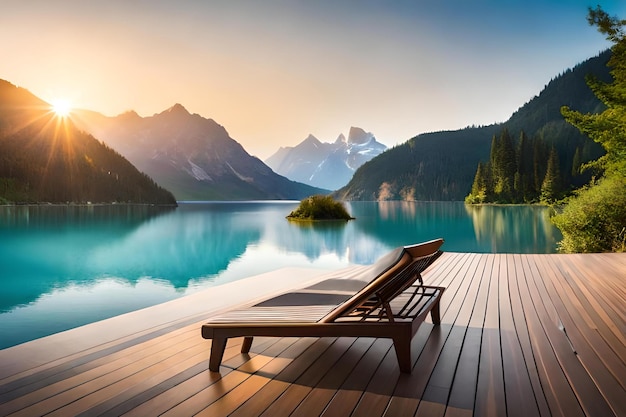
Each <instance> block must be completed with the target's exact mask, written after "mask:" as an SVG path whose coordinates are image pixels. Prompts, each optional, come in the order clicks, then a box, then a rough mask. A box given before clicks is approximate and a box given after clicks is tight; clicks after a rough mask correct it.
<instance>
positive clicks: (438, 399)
mask: <svg viewBox="0 0 626 417" xmlns="http://www.w3.org/2000/svg"><path fill="white" fill-rule="evenodd" d="M476 261H477V259H476V256H472V255H469V256H467V257H465V258H464V259H463V261H462V262H459V263H457V268H456V269H455V270H453V271H451V272H450V273H449V275H452V276H455V277H459V278H465V279H457V280H456V282H455V283H456V284H458V286H457V288H454V287H455V286H454V285H450V286H449V287H448V289H446V291H448V290H449V289H450V290H453V291H454V298H453V299H452V300H450V301H449V307H448V308H447V309H446V311H445V314H444V316H443V318H442V323H448V322H449V323H452V324H453V325H452V326H449V325H447V324H443V325H442V326H440V327H441V328H437V329H436V332H437V333H439V335H438V336H437V338H429V341H428V342H427V343H426V346H425V347H424V348H423V349H422V354H420V356H419V358H418V360H417V362H416V364H415V366H414V372H413V374H411V375H407V376H402V377H401V378H400V380H399V381H398V383H397V385H396V389H395V390H394V393H393V397H392V398H391V400H390V402H389V406H388V408H387V410H386V415H406V414H409V415H410V414H413V412H415V410H417V415H420V414H421V413H422V412H427V413H431V414H432V413H433V412H434V411H435V408H434V405H433V404H430V403H438V404H441V405H443V406H442V407H436V408H437V410H439V411H440V412H441V414H443V412H444V411H445V406H446V403H447V399H448V393H449V390H450V387H451V385H452V380H453V377H454V372H455V370H456V365H457V362H458V356H459V351H460V349H461V346H462V343H463V338H464V336H465V332H466V329H467V323H468V322H469V317H470V314H471V311H472V307H473V301H471V300H472V299H474V300H475V298H476V293H477V290H476V289H473V286H472V282H473V278H474V277H475V274H474V271H475V265H476ZM468 277H469V278H468ZM467 300H470V302H468V303H466V302H465V301H467ZM457 322H459V323H457ZM431 340H433V341H434V344H433V342H431ZM429 342H430V343H431V344H430V345H429V344H428V343H429ZM422 401H427V402H428V405H426V408H422V406H421V404H422Z"/></svg>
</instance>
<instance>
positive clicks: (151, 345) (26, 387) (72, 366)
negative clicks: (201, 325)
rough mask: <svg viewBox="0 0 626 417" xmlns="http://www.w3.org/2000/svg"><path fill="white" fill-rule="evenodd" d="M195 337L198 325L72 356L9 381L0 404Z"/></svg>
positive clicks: (1, 390)
mask: <svg viewBox="0 0 626 417" xmlns="http://www.w3.org/2000/svg"><path fill="white" fill-rule="evenodd" d="M194 333H195V334H197V326H196V325H195V324H194V325H191V326H187V327H185V328H182V329H177V330H174V331H172V332H171V333H168V334H165V335H161V336H159V337H156V338H148V339H146V340H143V339H140V340H141V341H138V340H134V342H136V343H128V342H127V341H122V342H120V343H119V344H118V345H108V346H107V348H106V349H102V350H99V351H96V352H91V351H89V352H85V353H84V354H83V356H79V357H77V356H75V355H72V357H71V359H70V360H68V361H65V362H62V361H60V360H56V361H53V362H54V366H41V367H38V369H40V371H38V372H34V370H30V371H29V372H26V374H27V375H26V376H23V377H20V378H18V379H10V380H9V382H6V383H5V384H3V385H2V386H1V388H0V393H1V394H0V403H5V402H9V401H11V400H12V399H15V398H18V397H23V396H25V395H26V394H28V393H31V392H34V391H37V390H39V389H42V388H45V387H49V386H51V385H54V384H55V383H57V382H60V381H63V380H66V379H68V378H71V377H73V376H75V375H78V374H80V373H84V372H86V371H89V370H92V369H94V368H97V367H100V366H102V365H106V364H109V363H110V362H111V361H113V360H116V359H120V358H125V357H127V356H129V355H133V354H135V353H137V352H141V351H145V350H150V349H152V350H154V351H158V350H160V349H163V347H162V346H161V344H162V343H163V342H164V341H166V340H172V338H179V339H181V340H184V339H186V338H191V337H193V334H194ZM121 352H123V353H121Z"/></svg>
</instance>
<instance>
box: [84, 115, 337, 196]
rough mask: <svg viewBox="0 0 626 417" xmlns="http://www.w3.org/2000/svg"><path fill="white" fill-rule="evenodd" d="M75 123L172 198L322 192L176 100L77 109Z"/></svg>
mask: <svg viewBox="0 0 626 417" xmlns="http://www.w3.org/2000/svg"><path fill="white" fill-rule="evenodd" d="M79 116H80V126H81V127H82V128H84V129H85V130H87V131H89V132H91V133H92V134H93V135H94V136H96V137H99V138H101V139H102V140H103V141H104V142H106V143H107V144H108V145H109V146H111V147H112V148H114V149H116V150H117V151H118V152H120V153H121V154H122V155H124V156H125V157H126V158H128V160H130V161H131V162H132V163H133V164H134V165H135V166H137V168H139V169H140V170H141V171H143V172H145V173H146V174H148V175H150V176H151V177H152V178H154V180H155V181H156V182H158V183H159V184H161V185H163V186H164V187H167V188H168V189H170V190H172V192H173V193H174V195H175V196H176V198H177V199H178V200H256V199H259V200H269V199H298V200H299V199H302V198H304V197H307V196H309V195H312V194H316V193H323V192H327V190H321V189H318V188H314V187H311V186H308V185H305V184H300V183H297V182H294V181H290V180H288V179H287V178H285V177H283V176H280V175H278V174H276V173H275V172H273V171H272V170H271V169H270V168H269V167H268V166H267V165H265V164H264V163H263V162H262V161H261V160H260V159H258V158H256V157H253V156H251V155H250V154H248V153H247V152H246V151H245V149H244V148H243V147H242V146H241V145H240V144H239V143H238V142H236V141H235V140H234V139H232V138H231V137H230V136H229V135H228V132H227V131H226V129H224V127H223V126H221V125H219V124H218V123H216V122H215V121H214V120H212V119H205V118H203V117H202V116H200V115H198V114H190V113H189V112H188V111H187V110H186V109H185V108H184V107H183V106H182V105H180V104H176V105H174V106H172V107H171V108H169V109H167V110H165V111H163V112H161V113H158V114H155V115H153V116H150V117H140V116H139V115H138V114H137V113H135V112H127V113H124V114H121V115H119V116H116V117H105V116H103V115H101V114H98V113H95V112H87V111H83V112H80V113H79Z"/></svg>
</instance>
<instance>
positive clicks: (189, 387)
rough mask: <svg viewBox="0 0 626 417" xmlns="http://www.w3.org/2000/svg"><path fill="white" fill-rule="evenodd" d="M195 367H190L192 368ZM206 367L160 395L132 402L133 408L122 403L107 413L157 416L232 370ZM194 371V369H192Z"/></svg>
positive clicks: (205, 363)
mask: <svg viewBox="0 0 626 417" xmlns="http://www.w3.org/2000/svg"><path fill="white" fill-rule="evenodd" d="M204 365H206V366H207V367H208V362H204V363H201V364H199V365H198V366H204ZM191 369H193V368H190V370H191ZM206 369H207V368H206V367H205V368H204V369H202V370H201V371H200V372H198V373H197V374H195V375H193V376H191V377H188V378H186V379H184V380H183V381H182V382H180V383H178V384H176V385H173V386H172V387H169V388H168V389H166V390H164V391H162V392H160V393H159V394H158V395H155V396H151V397H150V398H149V399H147V400H144V401H142V402H137V403H131V404H130V405H131V406H132V408H127V407H124V406H125V405H127V403H122V404H120V406H119V408H117V409H116V408H112V409H110V410H109V411H108V412H107V414H105V415H111V416H116V415H117V416H121V415H123V416H128V417H131V416H132V417H144V416H156V415H160V414H162V413H165V412H166V411H168V410H170V409H171V408H173V407H175V406H177V405H178V404H180V403H181V402H182V401H184V400H186V399H187V398H190V397H192V396H193V395H195V394H197V393H198V392H200V391H202V390H204V389H206V388H208V387H210V386H211V385H213V384H215V383H217V382H218V381H219V380H221V379H222V378H224V377H225V376H226V375H228V374H229V373H230V372H231V369H224V370H223V371H222V372H221V373H217V372H207V370H206ZM192 372H193V371H192Z"/></svg>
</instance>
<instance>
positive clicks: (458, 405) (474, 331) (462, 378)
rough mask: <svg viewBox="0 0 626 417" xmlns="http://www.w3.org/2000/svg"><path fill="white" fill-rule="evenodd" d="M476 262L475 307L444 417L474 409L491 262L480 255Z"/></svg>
mask: <svg viewBox="0 0 626 417" xmlns="http://www.w3.org/2000/svg"><path fill="white" fill-rule="evenodd" d="M479 261H480V262H479V263H478V264H477V267H476V270H475V278H474V280H475V284H474V287H476V296H475V299H474V308H473V309H472V314H471V317H470V319H469V322H468V323H467V324H468V329H467V331H466V334H465V339H464V340H463V348H462V350H461V353H460V356H459V362H458V365H457V369H456V374H455V376H454V381H453V382H452V387H451V389H450V395H449V398H448V404H447V407H446V412H445V415H446V417H449V416H456V415H463V414H467V413H464V412H463V410H465V411H467V412H469V413H470V414H471V413H473V411H474V401H475V398H476V389H477V381H478V364H479V360H480V347H481V341H482V327H483V326H482V324H483V323H484V321H485V311H486V306H487V296H488V294H489V282H490V278H489V276H488V275H487V274H488V273H490V272H491V268H492V264H493V262H492V263H491V264H487V257H486V256H480V258H479Z"/></svg>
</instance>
